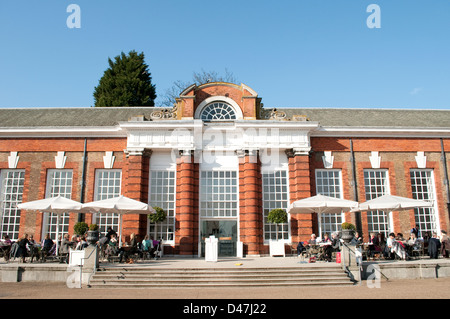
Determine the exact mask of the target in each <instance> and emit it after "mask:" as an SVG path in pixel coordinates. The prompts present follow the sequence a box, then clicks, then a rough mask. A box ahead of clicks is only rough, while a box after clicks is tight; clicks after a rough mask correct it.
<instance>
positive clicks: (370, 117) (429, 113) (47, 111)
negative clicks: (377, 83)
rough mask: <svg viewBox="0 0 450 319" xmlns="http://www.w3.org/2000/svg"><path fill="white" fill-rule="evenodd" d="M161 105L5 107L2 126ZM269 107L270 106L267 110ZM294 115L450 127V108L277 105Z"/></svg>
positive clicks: (101, 117) (73, 121) (335, 122)
mask: <svg viewBox="0 0 450 319" xmlns="http://www.w3.org/2000/svg"><path fill="white" fill-rule="evenodd" d="M160 109H162V108H158V107H115V108H111V107H105V108H11V109H8V108H3V109H0V127H3V128H19V127H46V126H51V127H55V126H56V127H80V126H81V127H83V126H85V127H95V126H97V127H107V126H115V125H117V124H118V122H126V121H128V120H129V119H130V118H131V117H133V116H137V115H144V118H145V120H149V119H150V114H151V113H152V112H154V111H157V110H160ZM266 110H268V109H266ZM277 110H278V111H283V112H285V113H286V115H287V118H291V117H292V115H305V116H306V117H307V118H308V119H309V120H310V121H314V122H319V124H320V125H321V126H327V127H333V126H339V127H416V128H419V127H421V128H424V127H428V128H450V109H449V110H423V109H422V110H415V109H343V108H277Z"/></svg>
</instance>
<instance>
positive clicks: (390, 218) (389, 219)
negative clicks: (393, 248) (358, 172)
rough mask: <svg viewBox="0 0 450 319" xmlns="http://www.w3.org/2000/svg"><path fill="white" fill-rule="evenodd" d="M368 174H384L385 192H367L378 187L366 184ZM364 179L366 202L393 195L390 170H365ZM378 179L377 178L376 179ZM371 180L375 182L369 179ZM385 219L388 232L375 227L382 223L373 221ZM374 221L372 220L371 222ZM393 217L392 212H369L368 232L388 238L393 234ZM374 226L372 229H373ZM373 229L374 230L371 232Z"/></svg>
mask: <svg viewBox="0 0 450 319" xmlns="http://www.w3.org/2000/svg"><path fill="white" fill-rule="evenodd" d="M366 172H368V173H370V172H374V173H377V172H379V173H382V174H384V178H385V180H384V185H382V186H381V187H384V191H381V192H379V191H378V190H376V191H375V192H374V193H372V192H367V187H377V185H378V184H375V186H373V185H374V184H369V185H367V184H366ZM363 178H364V193H365V196H366V200H371V199H375V198H377V197H379V196H382V195H389V194H390V193H391V190H390V183H389V170H388V169H382V168H381V169H369V168H368V169H364V171H363ZM375 178H377V177H375ZM369 180H373V178H372V179H369ZM380 217H381V218H384V219H385V220H386V231H382V230H381V227H379V226H378V227H373V225H377V224H378V225H380V223H379V222H378V223H373V219H374V218H378V219H379V218H380ZM371 219H372V220H371ZM393 224H394V222H393V216H392V211H390V212H385V211H381V210H374V211H368V212H367V225H368V232H369V234H371V233H384V235H385V237H386V238H387V236H388V235H389V233H390V232H392V227H393ZM371 225H372V227H371ZM371 228H372V230H371Z"/></svg>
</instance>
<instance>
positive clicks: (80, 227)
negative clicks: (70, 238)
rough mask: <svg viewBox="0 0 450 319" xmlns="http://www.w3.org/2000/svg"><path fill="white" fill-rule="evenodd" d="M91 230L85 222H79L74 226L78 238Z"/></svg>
mask: <svg viewBox="0 0 450 319" xmlns="http://www.w3.org/2000/svg"><path fill="white" fill-rule="evenodd" d="M88 230H89V225H88V224H86V223H85V222H78V223H76V224H75V225H74V226H73V231H74V232H75V234H77V235H78V236H83V235H84V234H86V232H87V231H88Z"/></svg>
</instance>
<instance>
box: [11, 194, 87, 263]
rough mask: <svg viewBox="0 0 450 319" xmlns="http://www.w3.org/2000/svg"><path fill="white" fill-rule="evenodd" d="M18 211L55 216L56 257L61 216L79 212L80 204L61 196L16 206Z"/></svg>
mask: <svg viewBox="0 0 450 319" xmlns="http://www.w3.org/2000/svg"><path fill="white" fill-rule="evenodd" d="M17 208H19V209H25V210H34V211H40V212H44V213H54V214H57V223H56V255H58V254H59V244H58V237H59V225H60V223H61V215H62V214H64V213H68V212H78V213H79V212H81V209H82V206H81V203H79V202H77V201H74V200H71V199H69V198H66V197H63V196H60V195H58V196H56V197H49V198H45V199H40V200H35V201H31V202H26V203H22V204H19V205H17Z"/></svg>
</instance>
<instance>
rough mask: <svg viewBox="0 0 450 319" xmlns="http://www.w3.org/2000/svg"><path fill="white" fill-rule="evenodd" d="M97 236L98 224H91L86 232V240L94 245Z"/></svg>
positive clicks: (98, 235)
mask: <svg viewBox="0 0 450 319" xmlns="http://www.w3.org/2000/svg"><path fill="white" fill-rule="evenodd" d="M99 237H100V234H99V231H98V225H97V224H91V225H90V226H89V230H88V232H87V237H86V241H87V242H88V243H89V245H91V246H94V245H95V244H97V242H98V239H99Z"/></svg>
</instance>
